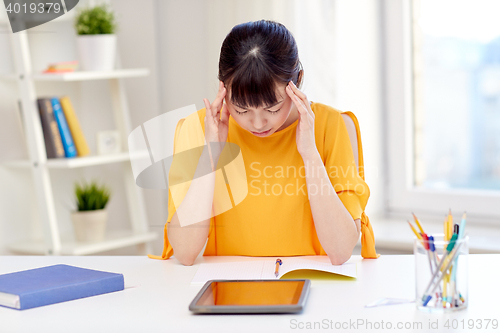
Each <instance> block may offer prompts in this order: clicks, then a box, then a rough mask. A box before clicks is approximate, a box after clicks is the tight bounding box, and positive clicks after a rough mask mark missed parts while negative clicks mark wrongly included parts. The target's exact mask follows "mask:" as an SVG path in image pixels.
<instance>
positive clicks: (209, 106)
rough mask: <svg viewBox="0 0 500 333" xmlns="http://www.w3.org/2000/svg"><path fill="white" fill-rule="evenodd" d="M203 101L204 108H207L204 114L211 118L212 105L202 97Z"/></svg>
mask: <svg viewBox="0 0 500 333" xmlns="http://www.w3.org/2000/svg"><path fill="white" fill-rule="evenodd" d="M203 102H204V103H205V109H206V110H207V112H206V113H207V114H206V116H207V117H209V118H213V114H212V106H211V105H210V102H209V101H208V99H206V98H204V99H203Z"/></svg>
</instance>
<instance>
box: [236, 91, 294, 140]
mask: <svg viewBox="0 0 500 333" xmlns="http://www.w3.org/2000/svg"><path fill="white" fill-rule="evenodd" d="M285 88H286V84H281V85H278V88H277V89H276V96H277V99H278V103H276V104H275V105H265V106H260V107H258V108H252V107H243V106H240V105H235V104H233V103H232V102H231V96H229V95H226V105H227V108H228V110H229V113H230V115H231V117H233V118H234V120H236V122H237V123H238V124H239V125H240V126H241V127H242V128H244V129H246V130H247V131H249V132H251V133H252V134H253V135H255V136H259V137H265V136H269V135H271V134H273V133H274V132H276V131H279V130H282V129H284V128H286V127H288V126H289V125H291V124H292V123H293V122H294V121H295V120H296V119H297V117H298V115H297V112H296V110H295V106H294V104H293V102H292V100H291V98H290V97H289V96H288V94H287V93H286V92H285ZM287 120H288V121H287Z"/></svg>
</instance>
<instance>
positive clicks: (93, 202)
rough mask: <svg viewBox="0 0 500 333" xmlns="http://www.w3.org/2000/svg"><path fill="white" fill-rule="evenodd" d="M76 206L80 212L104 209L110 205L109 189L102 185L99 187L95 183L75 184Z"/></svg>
mask: <svg viewBox="0 0 500 333" xmlns="http://www.w3.org/2000/svg"><path fill="white" fill-rule="evenodd" d="M75 195H76V205H77V207H78V211H80V212H81V211H87V210H98V209H104V208H105V207H106V204H107V203H108V200H109V196H110V192H109V189H108V188H107V187H106V186H104V185H102V186H99V185H97V183H96V182H95V181H92V182H91V183H90V184H88V183H84V184H82V185H80V184H78V183H76V184H75Z"/></svg>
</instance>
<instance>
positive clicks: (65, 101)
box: [59, 96, 90, 157]
mask: <svg viewBox="0 0 500 333" xmlns="http://www.w3.org/2000/svg"><path fill="white" fill-rule="evenodd" d="M59 102H60V103H61V107H62V109H63V111H64V115H65V116H66V121H67V122H68V126H69V130H70V131H71V135H72V136H73V141H74V143H75V146H76V151H77V154H78V156H80V157H81V156H86V155H88V154H90V149H89V146H88V144H87V140H85V136H84V135H83V132H82V128H81V127H80V122H79V121H78V118H77V117H76V113H75V110H74V109H73V105H72V104H71V101H70V99H69V97H68V96H63V97H61V98H60V99H59Z"/></svg>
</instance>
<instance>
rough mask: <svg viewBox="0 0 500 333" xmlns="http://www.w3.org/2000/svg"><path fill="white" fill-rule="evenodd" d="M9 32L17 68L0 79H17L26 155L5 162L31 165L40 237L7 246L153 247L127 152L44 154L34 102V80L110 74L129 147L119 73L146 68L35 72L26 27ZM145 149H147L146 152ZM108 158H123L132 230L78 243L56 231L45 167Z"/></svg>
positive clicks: (39, 249) (54, 250) (23, 249)
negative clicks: (51, 156) (59, 156)
mask: <svg viewBox="0 0 500 333" xmlns="http://www.w3.org/2000/svg"><path fill="white" fill-rule="evenodd" d="M11 36H12V37H11V42H12V43H11V44H12V51H13V59H14V61H15V68H16V73H15V74H10V75H2V76H0V79H7V80H16V81H17V83H18V88H19V92H20V96H19V97H20V100H21V103H22V110H23V121H24V128H25V135H26V142H27V145H28V153H29V160H25V161H11V162H7V163H5V164H4V165H6V166H8V167H13V168H30V169H31V172H32V175H33V180H34V188H35V191H36V197H37V200H38V207H39V215H40V217H41V220H42V223H43V230H44V240H43V241H39V240H26V241H25V242H19V243H15V244H11V245H10V246H9V249H10V250H11V251H14V252H18V253H25V254H45V255H88V254H93V253H98V252H103V251H108V250H113V249H117V248H121V247H125V246H131V245H137V246H138V247H139V250H140V251H141V252H142V253H143V254H145V253H147V252H149V253H151V252H152V251H151V249H150V247H149V244H148V243H149V242H150V241H151V240H153V239H155V238H157V234H156V233H153V232H150V231H149V230H148V222H147V217H146V212H145V203H144V198H143V195H142V192H141V190H140V189H139V188H138V187H137V186H136V184H135V181H134V176H133V174H132V169H131V166H130V162H129V161H130V158H129V154H128V153H127V152H124V153H119V154H114V155H103V156H87V157H77V158H67V159H47V155H46V152H45V143H44V137H43V131H42V126H41V122H40V116H39V112H38V106H37V93H36V90H35V82H36V81H53V82H57V81H61V82H69V81H75V82H77V81H84V80H110V86H111V99H112V103H113V111H114V112H113V113H114V120H115V123H116V127H117V129H118V130H119V131H120V134H121V138H122V147H127V146H128V144H127V137H128V134H129V133H130V132H131V131H132V128H131V124H130V115H129V110H128V105H127V99H126V96H125V89H124V85H123V82H122V79H124V78H133V77H142V76H147V75H149V70H148V69H145V68H139V69H117V70H113V71H103V72H84V71H79V72H73V73H64V74H42V73H34V72H33V71H32V67H31V59H30V51H29V43H28V37H27V34H26V31H20V32H18V33H15V34H11ZM145 154H148V153H147V152H145ZM109 163H125V165H124V173H123V182H124V184H125V188H126V195H127V206H128V209H129V214H130V220H131V228H130V230H124V231H122V232H116V233H110V234H108V235H107V236H106V239H105V240H104V241H101V242H94V243H79V242H74V241H72V240H66V239H63V238H62V237H61V235H60V232H59V223H58V218H57V216H56V209H55V204H54V193H53V189H52V184H51V176H50V173H49V170H50V169H72V168H83V167H88V166H96V165H104V164H109Z"/></svg>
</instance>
